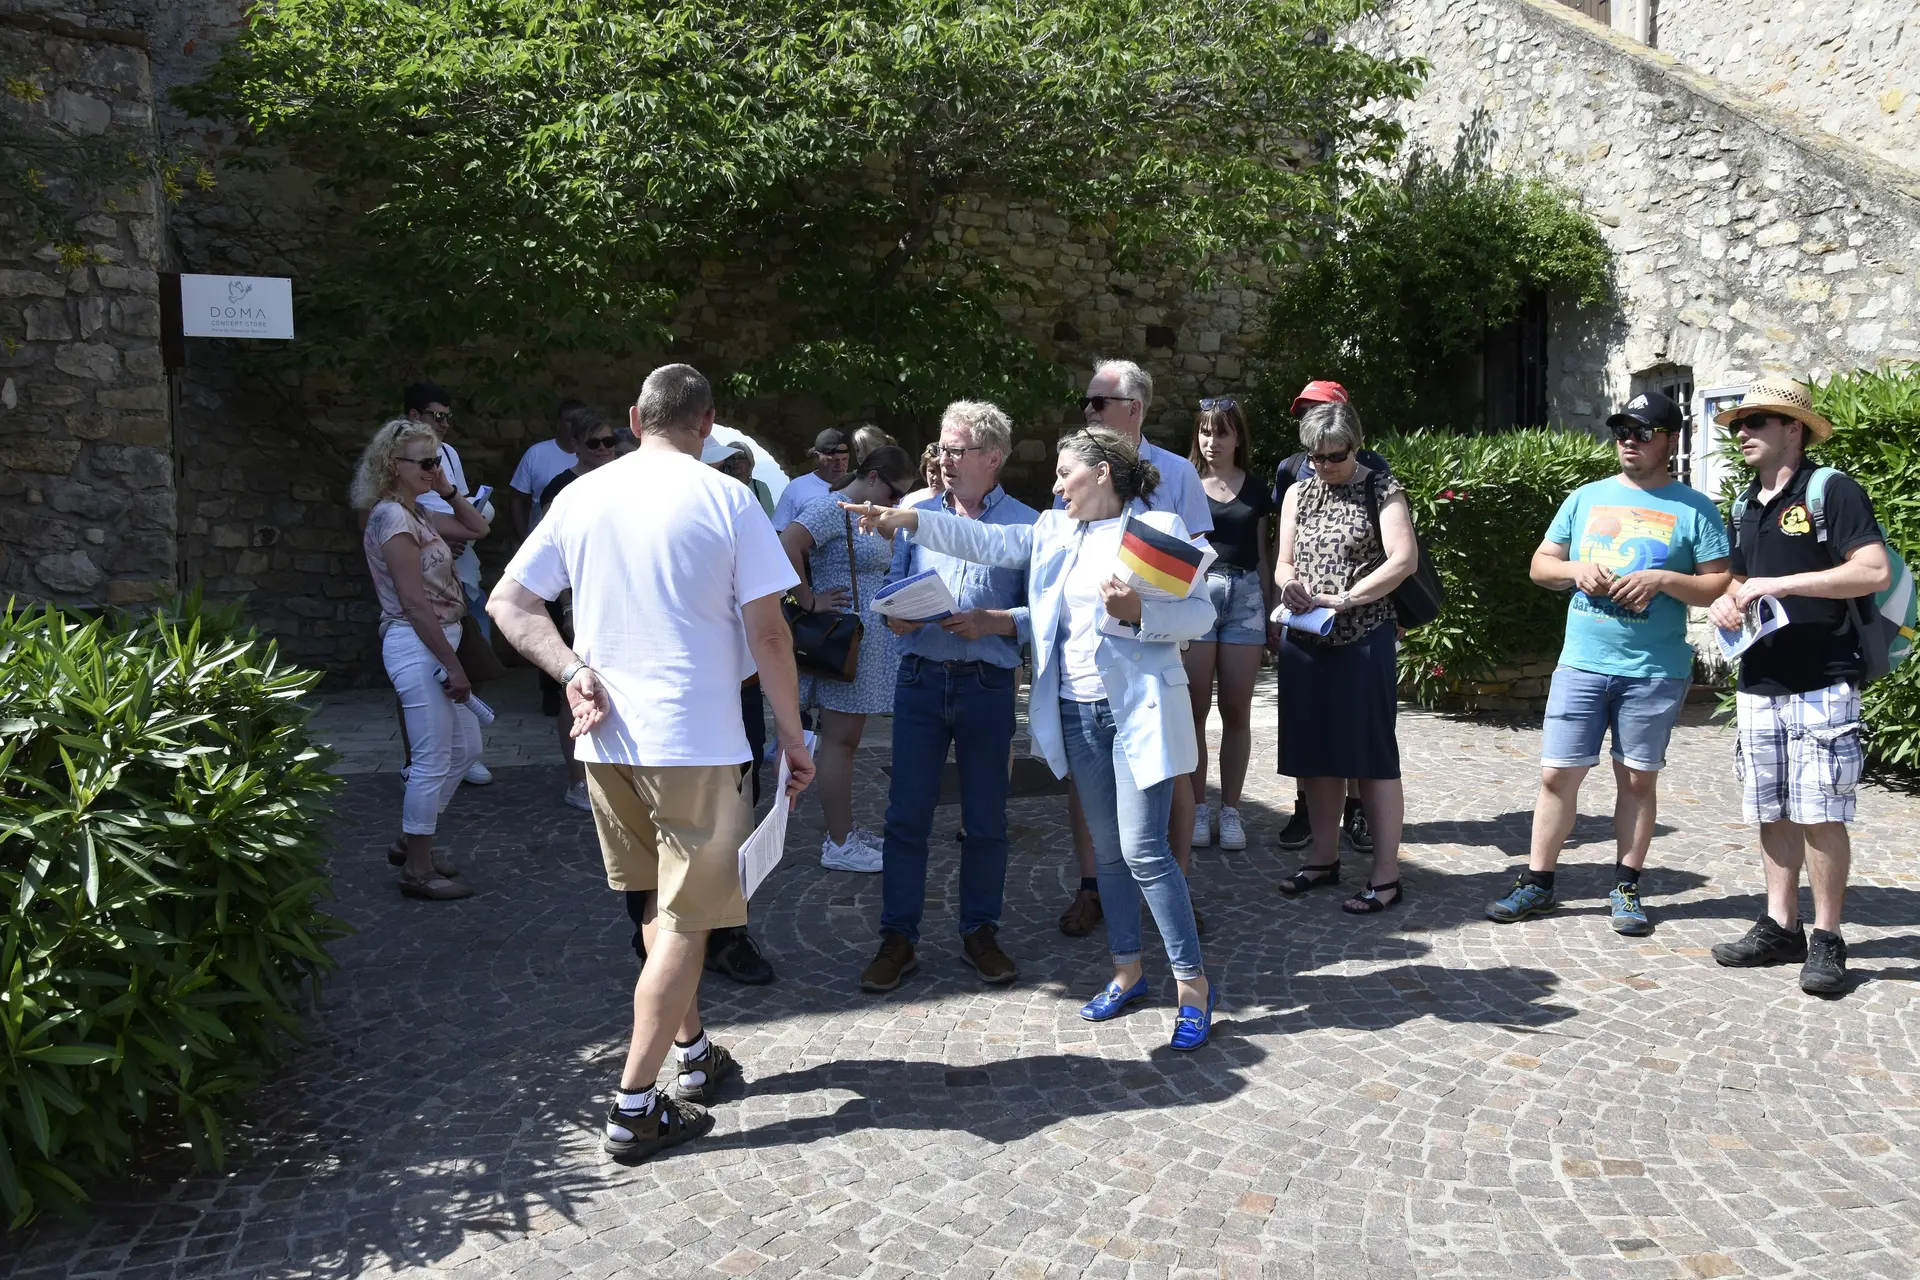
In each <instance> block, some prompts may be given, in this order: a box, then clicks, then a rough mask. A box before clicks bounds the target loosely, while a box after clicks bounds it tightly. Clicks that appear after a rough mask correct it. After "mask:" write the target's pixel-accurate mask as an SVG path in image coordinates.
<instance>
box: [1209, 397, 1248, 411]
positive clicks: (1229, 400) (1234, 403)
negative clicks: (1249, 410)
mask: <svg viewBox="0 0 1920 1280" xmlns="http://www.w3.org/2000/svg"><path fill="white" fill-rule="evenodd" d="M1239 407H1240V402H1239V401H1238V400H1235V399H1234V398H1233V397H1232V396H1215V397H1213V398H1212V399H1211V400H1202V401H1201V402H1200V412H1202V413H1213V412H1214V411H1215V410H1219V411H1221V412H1225V411H1226V410H1228V409H1238V408H1239Z"/></svg>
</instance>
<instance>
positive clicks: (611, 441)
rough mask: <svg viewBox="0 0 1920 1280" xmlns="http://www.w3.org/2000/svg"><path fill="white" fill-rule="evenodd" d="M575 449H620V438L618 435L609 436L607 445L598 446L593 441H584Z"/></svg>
mask: <svg viewBox="0 0 1920 1280" xmlns="http://www.w3.org/2000/svg"><path fill="white" fill-rule="evenodd" d="M575 447H576V448H579V449H618V448H619V447H620V437H619V436H618V435H611V436H608V437H607V442H606V443H605V444H597V443H595V442H594V441H592V440H582V441H581V442H580V443H579V444H578V445H576V446H575Z"/></svg>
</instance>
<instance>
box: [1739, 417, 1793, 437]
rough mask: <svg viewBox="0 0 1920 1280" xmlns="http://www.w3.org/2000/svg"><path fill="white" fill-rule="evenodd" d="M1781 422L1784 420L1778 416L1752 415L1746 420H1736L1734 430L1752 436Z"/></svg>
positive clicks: (1745, 418)
mask: <svg viewBox="0 0 1920 1280" xmlns="http://www.w3.org/2000/svg"><path fill="white" fill-rule="evenodd" d="M1781 421H1783V419H1782V418H1780V417H1779V416H1778V415H1776V414H1771V413H1750V414H1748V415H1747V416H1746V417H1744V418H1735V419H1734V420H1733V429H1734V430H1735V431H1745V432H1748V433H1749V434H1751V433H1752V432H1755V431H1765V430H1766V429H1767V428H1768V427H1770V426H1772V425H1773V424H1774V423H1776V422H1781Z"/></svg>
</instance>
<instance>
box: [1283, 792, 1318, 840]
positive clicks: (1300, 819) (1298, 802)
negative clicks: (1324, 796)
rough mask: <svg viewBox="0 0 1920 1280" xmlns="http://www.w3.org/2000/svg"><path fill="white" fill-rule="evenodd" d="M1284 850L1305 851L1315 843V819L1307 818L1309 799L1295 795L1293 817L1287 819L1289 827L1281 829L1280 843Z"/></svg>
mask: <svg viewBox="0 0 1920 1280" xmlns="http://www.w3.org/2000/svg"><path fill="white" fill-rule="evenodd" d="M1278 843H1279V845H1280V847H1281V848H1282V849H1304V848H1306V847H1307V846H1308V845H1310V844H1312V843H1313V819H1312V818H1310V817H1308V816H1307V798H1306V797H1305V796H1303V795H1295V796H1294V798H1293V816H1292V817H1291V818H1288V819H1287V825H1286V826H1284V827H1282V828H1281V829H1280V839H1279V841H1278Z"/></svg>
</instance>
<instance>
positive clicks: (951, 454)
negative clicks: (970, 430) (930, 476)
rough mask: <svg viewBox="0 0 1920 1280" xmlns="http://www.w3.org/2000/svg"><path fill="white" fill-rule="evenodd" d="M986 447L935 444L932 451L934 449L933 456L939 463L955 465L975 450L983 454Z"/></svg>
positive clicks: (980, 445) (978, 445) (981, 445)
mask: <svg viewBox="0 0 1920 1280" xmlns="http://www.w3.org/2000/svg"><path fill="white" fill-rule="evenodd" d="M986 447H987V446H985V445H983V444H967V445H959V444H936V445H935V446H933V449H934V455H935V456H936V457H937V458H938V459H939V460H940V461H941V462H955V463H957V462H959V461H961V460H962V459H964V458H965V457H966V456H967V455H968V454H970V453H972V452H974V451H975V450H979V451H981V452H985V450H986Z"/></svg>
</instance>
